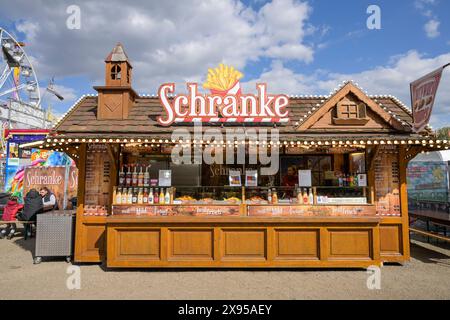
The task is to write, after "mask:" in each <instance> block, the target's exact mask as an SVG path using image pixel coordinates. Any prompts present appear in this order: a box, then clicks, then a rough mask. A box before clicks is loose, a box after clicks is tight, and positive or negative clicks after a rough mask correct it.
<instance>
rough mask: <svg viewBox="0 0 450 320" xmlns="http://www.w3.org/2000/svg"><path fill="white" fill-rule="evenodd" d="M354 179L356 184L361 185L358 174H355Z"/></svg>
mask: <svg viewBox="0 0 450 320" xmlns="http://www.w3.org/2000/svg"><path fill="white" fill-rule="evenodd" d="M353 180H354V183H355V186H356V187H358V186H359V180H358V174H355V178H354V179H353Z"/></svg>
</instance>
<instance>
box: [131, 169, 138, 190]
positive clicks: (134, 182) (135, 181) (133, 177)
mask: <svg viewBox="0 0 450 320" xmlns="http://www.w3.org/2000/svg"><path fill="white" fill-rule="evenodd" d="M137 184H138V173H137V167H136V165H135V166H134V170H133V173H132V175H131V185H132V186H133V187H137Z"/></svg>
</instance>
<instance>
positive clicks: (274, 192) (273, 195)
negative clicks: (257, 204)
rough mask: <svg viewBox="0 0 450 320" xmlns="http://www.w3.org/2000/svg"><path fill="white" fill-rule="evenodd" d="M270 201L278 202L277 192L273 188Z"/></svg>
mask: <svg viewBox="0 0 450 320" xmlns="http://www.w3.org/2000/svg"><path fill="white" fill-rule="evenodd" d="M272 203H274V204H277V203H278V194H277V191H276V190H275V189H273V194H272Z"/></svg>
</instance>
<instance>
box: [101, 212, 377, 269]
mask: <svg viewBox="0 0 450 320" xmlns="http://www.w3.org/2000/svg"><path fill="white" fill-rule="evenodd" d="M379 227H380V218H378V217H357V216H348V217H292V216H291V217H248V216H231V217H215V216H207V217H198V216H197V217H190V216H167V217H161V216H146V215H140V216H136V215H113V216H109V217H107V218H106V229H107V266H108V267H155V268H159V267H207V268H209V267H213V268H235V267H237V268H242V267H255V268H273V267H276V268H297V267H319V268H321V267H333V268H349V267H355V268H365V267H368V266H370V265H379V264H380V262H381V260H380V239H379V233H380V228H379Z"/></svg>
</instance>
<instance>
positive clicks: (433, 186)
mask: <svg viewBox="0 0 450 320" xmlns="http://www.w3.org/2000/svg"><path fill="white" fill-rule="evenodd" d="M407 174H408V175H407V179H408V197H409V199H410V200H415V201H429V202H442V203H446V202H448V201H449V194H448V167H447V164H446V163H444V162H431V161H424V162H411V163H410V164H409V166H408V171H407Z"/></svg>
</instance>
